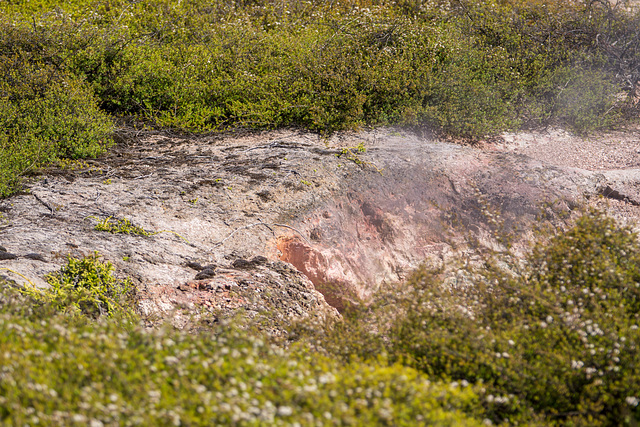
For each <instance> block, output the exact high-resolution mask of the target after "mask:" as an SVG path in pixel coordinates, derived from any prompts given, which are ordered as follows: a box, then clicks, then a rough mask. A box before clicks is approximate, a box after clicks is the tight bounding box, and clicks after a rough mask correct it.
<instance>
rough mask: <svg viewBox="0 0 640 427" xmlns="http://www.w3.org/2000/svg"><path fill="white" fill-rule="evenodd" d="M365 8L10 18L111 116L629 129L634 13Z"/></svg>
mask: <svg viewBox="0 0 640 427" xmlns="http://www.w3.org/2000/svg"><path fill="white" fill-rule="evenodd" d="M358 6H359V7H358ZM358 6H356V4H355V3H353V2H348V1H344V2H332V4H331V5H327V4H326V3H325V2H312V3H305V2H299V1H293V0H292V1H288V2H271V1H268V0H261V1H256V2H250V3H244V2H243V3H233V4H232V3H229V2H226V1H219V2H213V3H212V2H203V1H200V0H188V1H185V2H180V3H177V4H176V3H173V2H166V1H160V0H147V1H144V2H138V3H134V4H131V3H129V2H109V3H103V2H97V3H92V4H91V6H90V7H88V6H87V4H86V3H83V2H79V1H76V2H73V4H71V5H69V4H67V3H57V2H51V3H49V6H45V5H44V3H37V5H36V3H35V2H27V4H23V5H22V6H20V7H12V8H9V7H7V9H6V10H7V13H8V14H11V16H14V17H15V19H16V20H17V22H18V28H21V30H20V31H23V32H24V34H23V36H24V38H25V40H34V39H36V40H37V43H35V44H36V45H37V46H38V49H39V50H37V52H38V54H39V55H43V56H45V57H46V58H57V61H58V62H57V63H58V65H61V66H64V67H65V68H66V69H68V70H70V71H71V72H72V73H74V75H76V76H78V77H80V78H81V79H83V80H84V81H86V82H87V83H88V84H89V85H90V86H91V87H92V89H93V90H94V92H95V94H96V95H97V97H98V99H99V102H100V105H101V107H102V108H103V109H105V110H106V111H109V112H111V113H114V114H136V115H139V116H141V117H144V118H146V119H147V120H149V121H151V122H154V123H156V124H158V125H162V126H171V127H176V128H181V129H187V130H192V131H208V130H226V129H229V128H237V127H251V128H264V127H277V126H292V125H294V126H300V125H301V126H305V127H308V128H311V129H315V130H319V131H322V132H331V131H334V130H339V129H344V128H350V127H354V126H359V125H362V124H370V125H376V124H390V123H391V124H393V123H395V124H408V125H425V124H428V125H433V126H436V127H439V128H442V129H444V130H446V131H447V132H450V133H454V134H461V135H465V136H481V135H484V134H487V133H494V132H497V131H500V130H503V129H508V128H517V127H518V126H520V125H521V124H522V123H525V124H531V125H539V124H548V123H550V122H559V123H563V124H567V125H569V126H571V127H574V128H575V129H576V130H578V131H587V130H590V129H593V128H597V127H602V126H606V125H609V124H611V123H614V122H615V121H616V120H617V119H618V118H619V117H618V115H617V114H616V113H617V112H619V111H620V110H621V109H622V107H623V106H624V105H623V104H624V102H622V101H620V100H619V99H617V98H615V96H614V95H616V94H619V93H622V92H621V91H622V90H623V89H624V88H626V89H627V90H630V89H631V87H630V86H629V85H633V83H634V82H635V81H637V79H638V77H640V74H639V72H638V71H637V66H638V64H639V63H640V62H639V60H640V54H639V53H638V52H639V46H638V43H637V41H636V39H637V35H638V34H637V33H638V30H637V28H636V26H635V24H636V23H637V20H638V17H637V15H634V14H633V13H631V12H623V11H621V10H620V9H621V8H617V9H612V8H610V7H607V6H604V5H600V4H598V5H596V4H591V5H584V4H583V3H581V2H550V3H548V4H547V3H542V2H537V1H521V0H510V1H505V2H496V1H487V2H471V1H466V0H457V1H453V2H448V1H442V2H430V3H422V2H420V3H412V2H401V4H395V3H394V2H385V1H381V2H373V1H361V2H358ZM47 7H48V8H54V7H56V9H54V10H55V12H51V13H48V14H44V15H38V14H36V15H34V16H35V17H36V21H35V25H33V24H32V22H31V19H26V16H29V13H31V11H34V10H46V9H47ZM20 11H22V12H25V13H27V15H17V14H16V13H17V12H20ZM7 25H13V24H9V23H8V22H6V23H5V26H7ZM31 27H34V29H33V32H32V34H29V31H28V29H29V28H31ZM36 34H42V35H43V36H36ZM43 38H44V39H46V40H45V41H46V43H45V42H43V40H42V39H43ZM596 38H597V40H596ZM31 44H33V43H31ZM623 44H624V45H625V46H626V48H625V49H624V51H620V49H619V48H618V47H617V46H619V45H623Z"/></svg>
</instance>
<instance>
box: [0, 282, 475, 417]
mask: <svg viewBox="0 0 640 427" xmlns="http://www.w3.org/2000/svg"><path fill="white" fill-rule="evenodd" d="M212 332H213V331H211V330H208V331H205V332H203V333H199V334H188V333H185V332H181V331H176V330H172V329H169V328H161V329H152V330H149V329H143V328H139V327H134V328H129V329H123V328H122V327H121V325H120V324H119V323H118V322H114V321H103V322H84V323H72V324H71V323H69V319H68V317H67V316H65V315H60V314H58V315H57V316H56V315H51V313H50V312H49V311H47V310H46V306H33V304H32V303H30V302H29V300H26V299H25V298H24V297H21V296H20V295H16V294H15V293H11V292H9V291H8V290H7V289H3V290H2V291H1V292H0V348H2V352H0V422H1V423H3V424H8V425H25V424H29V425H35V424H41V425H90V424H94V425H97V424H99V423H101V424H104V425H116V424H118V425H119V424H123V425H203V426H205V425H267V424H268V425H292V424H295V423H298V424H301V425H336V424H338V425H394V426H409V425H415V423H423V424H437V425H443V426H447V425H450V426H476V425H478V426H479V425H481V424H482V409H481V407H480V406H479V405H478V397H477V394H476V392H475V388H474V387H470V386H467V387H462V386H455V385H450V384H445V383H439V382H431V381H429V380H428V379H427V378H426V377H425V376H424V375H423V374H421V373H419V372H418V371H416V370H414V369H412V368H408V367H403V366H400V365H392V366H388V365H387V364H384V363H377V362H373V361H372V362H355V361H354V362H350V363H346V364H343V363H339V362H338V361H336V360H334V359H332V358H330V357H327V356H323V355H320V354H317V353H314V352H310V351H309V350H308V349H306V348H302V347H295V346H294V347H292V348H290V349H286V350H285V349H282V348H280V347H277V346H274V345H272V344H269V343H268V342H267V341H265V340H263V339H261V338H257V337H254V336H251V335H247V334H246V333H243V332H237V331H235V330H233V328H229V326H224V327H223V328H222V329H220V330H217V331H215V333H212Z"/></svg>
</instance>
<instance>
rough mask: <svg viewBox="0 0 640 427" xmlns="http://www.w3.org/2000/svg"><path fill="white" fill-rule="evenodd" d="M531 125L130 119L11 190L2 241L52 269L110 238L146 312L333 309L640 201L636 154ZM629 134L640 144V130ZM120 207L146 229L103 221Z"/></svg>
mask: <svg viewBox="0 0 640 427" xmlns="http://www.w3.org/2000/svg"><path fill="white" fill-rule="evenodd" d="M531 135H533V134H531V133H530V134H521V135H515V136H514V135H507V136H506V138H505V139H502V140H500V141H499V143H491V144H489V143H487V144H484V145H483V146H481V147H470V146H462V145H458V144H453V143H449V142H445V141H441V140H438V139H436V138H433V137H428V136H426V137H425V136H422V137H420V136H416V135H412V134H405V133H401V132H397V131H394V130H377V131H369V132H361V133H355V134H340V135H337V136H335V137H333V138H332V139H330V140H322V139H320V138H319V137H317V136H316V135H312V134H306V133H298V132H286V131H280V132H272V133H265V134H251V135H245V136H238V135H235V136H229V137H225V138H218V139H216V138H207V137H200V138H194V137H181V136H175V135H169V134H157V133H147V134H144V133H138V134H133V133H131V134H129V135H126V137H123V138H122V139H121V141H120V142H119V144H118V145H117V146H116V147H114V148H113V149H112V150H111V151H110V153H109V155H108V156H106V157H104V158H102V159H98V160H97V161H92V162H88V163H86V164H84V165H82V164H76V165H74V166H73V167H67V168H66V169H51V170H47V171H44V172H43V173H42V174H41V175H40V176H36V177H34V178H33V180H32V181H31V182H30V183H29V186H28V187H29V191H28V192H26V193H24V194H21V195H18V196H15V197H12V198H10V199H7V200H4V201H2V202H1V203H0V211H1V212H2V218H1V221H2V223H1V224H0V225H1V226H2V229H1V230H0V244H2V245H3V247H4V248H6V251H2V252H1V253H0V255H2V254H3V253H4V254H9V255H14V256H15V257H12V256H8V255H6V256H0V258H1V259H0V267H4V268H8V269H11V270H13V271H15V272H19V273H20V274H22V275H23V276H25V277H28V278H30V279H31V280H33V281H34V282H37V283H39V284H42V285H44V281H43V279H42V278H43V277H44V275H45V274H46V273H48V272H50V271H53V270H56V269H58V268H59V267H60V265H61V264H62V263H63V262H64V260H65V257H66V255H68V254H71V255H74V256H80V255H87V254H90V253H93V252H94V251H98V252H99V253H101V254H102V255H103V257H104V258H106V259H108V260H110V261H112V262H113V263H114V264H115V265H116V268H117V271H118V272H119V273H120V274H124V275H128V276H130V277H132V278H133V279H134V280H135V282H136V283H137V285H138V287H139V289H140V291H141V294H142V295H143V302H142V307H143V309H144V310H146V312H147V313H156V314H157V315H159V316H163V317H166V316H171V315H174V316H175V313H178V312H179V311H180V309H182V308H185V307H186V308H187V311H189V310H192V311H194V312H195V311H197V310H196V308H198V309H204V310H207V311H209V312H211V313H212V314H213V315H214V317H215V318H222V317H230V316H233V315H234V314H235V313H237V312H239V310H240V311H242V312H243V313H245V315H246V316H249V317H251V316H257V315H258V314H260V315H261V313H271V314H270V316H272V318H273V319H279V318H280V319H288V318H296V317H305V316H319V317H323V316H335V315H336V312H335V310H334V309H333V307H337V308H338V309H342V308H343V306H344V304H345V303H346V302H348V301H350V300H358V299H362V298H364V299H366V298H367V297H368V296H370V295H371V293H372V292H373V291H374V290H375V289H376V288H377V287H378V286H379V285H380V284H382V283H385V282H387V283H388V282H395V281H399V280H402V279H403V278H405V277H406V275H407V274H409V273H410V272H411V271H412V270H413V269H415V268H416V267H417V266H418V265H419V264H420V263H423V262H427V263H430V264H431V265H434V266H437V265H442V264H443V263H446V262H447V261H448V260H451V259H464V258H465V257H467V258H469V257H473V253H474V248H473V244H476V245H484V246H490V247H493V248H498V249H499V248H500V245H501V242H500V236H502V237H505V236H506V238H511V239H512V240H513V241H514V242H516V246H517V242H518V241H521V240H526V237H527V234H528V233H529V232H530V230H531V225H532V224H534V223H536V222H537V221H538V219H539V216H540V214H541V213H545V212H546V215H547V217H548V218H553V217H554V212H555V211H554V209H566V210H571V209H574V208H575V207H577V206H579V205H581V204H583V203H585V202H594V201H597V203H602V202H601V201H602V197H601V196H599V195H602V194H604V193H603V189H604V190H606V189H607V188H609V189H610V190H611V191H608V190H607V191H608V194H609V196H611V195H615V194H619V195H620V197H614V198H613V199H612V200H611V201H612V202H613V203H617V204H618V205H616V209H617V210H616V212H618V213H620V212H624V215H626V216H628V218H629V219H630V220H631V219H634V218H638V217H639V215H638V209H639V207H638V206H637V204H634V203H632V202H633V201H637V200H640V192H639V191H638V189H639V188H640V186H639V176H638V173H637V171H638V170H637V167H638V164H633V161H632V160H629V162H627V163H624V162H621V161H620V159H619V158H618V157H619V156H617V157H616V156H613V157H612V158H613V159H615V163H616V164H615V165H613V164H608V165H607V167H603V168H594V167H591V170H590V169H589V167H580V166H581V165H580V164H566V162H564V160H563V161H559V160H558V159H566V158H567V156H564V157H563V156H561V155H558V156H556V157H555V159H556V160H557V161H556V162H555V163H554V162H553V161H551V160H553V158H552V159H549V158H546V156H547V152H546V151H544V150H541V149H540V147H541V145H540V140H542V139H544V138H547V139H544V141H547V140H549V141H551V144H550V145H549V146H550V147H556V148H554V149H561V147H562V144H563V141H564V143H567V142H566V141H567V140H568V139H569V138H574V137H571V136H566V135H565V136H562V135H557V136H553V135H552V134H540V135H541V136H540V138H539V139H536V138H532V137H531ZM549 135H551V136H549ZM626 135H627V142H626V145H624V146H625V147H626V148H625V149H627V150H628V151H629V153H631V152H632V150H633V149H632V148H629V146H630V145H632V144H633V141H637V139H634V137H633V135H634V134H633V133H632V132H631V133H627V134H626ZM534 136H535V135H534ZM554 138H555V140H554ZM563 138H564V139H563ZM603 138H606V136H603ZM536 141H537V142H536ZM580 141H582V143H583V144H588V143H589V141H588V140H585V139H582V140H580ZM570 142H571V144H574V143H575V141H574V140H573V139H571V141H570ZM536 144H538V145H536ZM358 146H359V147H361V149H360V150H358V149H356V148H355V147H358ZM349 147H352V148H351V149H348V148H349ZM362 147H364V148H366V151H365V152H362ZM558 147H560V148H558ZM563 155H564V152H563ZM569 157H570V156H569ZM631 157H632V156H631ZM591 160H592V159H589V161H591ZM563 162H564V163H563ZM582 166H585V165H582ZM586 166H589V165H586ZM615 192H617V193H615ZM550 205H553V206H555V208H554V209H550V208H549V206H550ZM545 209H546V211H545ZM108 218H111V220H110V221H116V220H117V219H121V220H122V219H125V218H126V219H128V220H130V221H131V223H133V224H134V225H137V226H139V227H142V228H143V229H144V230H146V233H144V235H136V234H123V233H118V234H111V233H108V232H105V231H99V230H96V224H98V223H99V222H104V221H106V220H107V219H108ZM496 236H498V237H499V238H498V239H496V238H495V237H496ZM470 243H473V244H470ZM288 266H289V267H288ZM290 266H293V267H295V269H292V268H290ZM3 273H4V275H6V276H7V277H10V278H11V279H14V280H16V281H21V280H24V279H22V278H21V277H20V276H17V275H14V274H13V273H11V272H8V271H7V270H3ZM317 291H320V293H322V294H323V295H324V297H323V295H321V294H320V293H318V292H317ZM327 302H328V303H329V304H327ZM180 316H183V314H181V315H180ZM183 317H184V316H183ZM181 321H182V322H183V321H184V319H183V320H181Z"/></svg>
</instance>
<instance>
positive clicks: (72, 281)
mask: <svg viewBox="0 0 640 427" xmlns="http://www.w3.org/2000/svg"><path fill="white" fill-rule="evenodd" d="M46 280H47V283H48V284H49V285H50V288H46V289H38V288H36V287H35V286H27V287H25V288H24V289H22V293H23V294H25V295H28V296H30V297H31V298H33V299H34V300H35V301H38V302H40V303H42V304H46V305H50V306H52V307H54V308H55V309H56V310H57V311H61V312H63V313H66V314H67V315H70V316H76V315H78V314H80V315H83V316H86V317H88V318H91V319H97V318H99V317H101V316H108V317H117V318H119V319H122V320H126V321H127V322H132V321H136V319H137V315H136V312H137V307H136V297H135V296H136V290H135V287H134V286H133V284H132V283H131V281H130V280H129V279H118V278H116V277H115V276H114V275H113V265H112V264H111V263H110V262H108V261H105V262H102V261H100V258H99V255H98V254H97V253H94V254H93V255H90V256H87V257H84V258H74V257H71V256H69V257H68V259H67V264H66V265H64V266H62V268H61V269H60V271H57V272H55V273H51V274H49V275H47V277H46Z"/></svg>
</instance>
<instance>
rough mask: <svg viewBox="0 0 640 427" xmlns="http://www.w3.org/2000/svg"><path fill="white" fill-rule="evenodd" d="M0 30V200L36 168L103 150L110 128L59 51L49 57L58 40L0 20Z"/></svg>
mask: <svg viewBox="0 0 640 427" xmlns="http://www.w3.org/2000/svg"><path fill="white" fill-rule="evenodd" d="M0 27H1V28H2V30H1V31H2V35H1V36H0V129H1V130H0V196H6V195H9V194H11V193H12V192H14V191H15V190H16V189H17V188H19V187H18V185H19V177H20V176H21V175H23V174H25V173H27V172H29V171H32V170H34V169H35V168H37V167H39V166H42V165H44V164H47V163H50V162H52V161H55V160H58V159H61V158H71V159H77V158H83V157H89V156H96V155H97V154H99V153H101V152H103V151H104V149H105V147H106V146H107V144H108V141H109V136H110V133H111V131H112V128H113V126H112V124H111V120H110V119H109V118H107V117H106V115H105V114H104V113H102V112H101V111H100V110H99V109H98V108H97V106H96V101H95V98H94V95H93V91H92V90H91V88H90V87H88V86H87V85H85V84H83V82H82V81H81V80H80V79H78V77H77V76H75V75H74V74H72V73H70V72H68V71H67V70H65V68H64V66H63V65H61V64H60V62H62V61H63V59H62V58H59V57H55V55H56V54H57V55H61V54H62V52H56V53H55V54H52V53H50V51H51V50H52V48H54V47H55V45H56V44H57V43H58V40H55V39H54V40H50V39H49V38H47V37H46V35H43V36H41V35H40V34H35V33H30V32H29V31H27V30H25V29H20V28H18V27H15V26H12V25H10V24H8V23H7V22H5V21H2V20H1V19H0ZM40 36H41V37H40Z"/></svg>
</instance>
